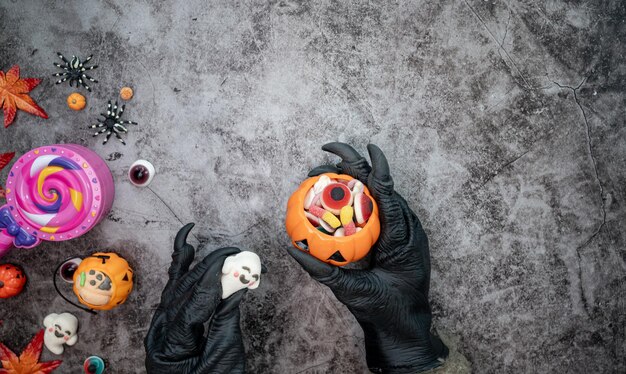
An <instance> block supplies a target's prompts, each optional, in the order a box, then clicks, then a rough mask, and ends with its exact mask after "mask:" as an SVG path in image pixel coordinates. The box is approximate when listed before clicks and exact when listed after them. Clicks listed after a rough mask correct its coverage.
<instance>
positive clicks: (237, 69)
mask: <svg viewBox="0 0 626 374" xmlns="http://www.w3.org/2000/svg"><path fill="white" fill-rule="evenodd" d="M625 17H626V9H625V4H624V2H622V1H618V0H615V1H562V0H555V1H539V0H510V1H507V2H504V1H497V0H490V1H482V0H475V1H469V0H467V1H457V2H450V1H443V2H440V1H414V2H408V1H407V2H395V1H393V2H390V1H380V2H372V1H367V2H365V1H363V2H361V1H328V0H326V1H320V2H308V1H269V2H260V1H244V2H239V1H221V2H220V1H176V2H175V1H155V0H148V1H132V0H126V1H111V0H109V1H74V2H70V1H60V0H53V1H45V2H44V1H19V0H5V1H2V3H1V4H0V68H2V69H8V68H9V67H10V66H11V65H13V64H19V65H20V66H21V67H22V72H23V74H24V76H39V77H43V78H44V81H43V83H42V84H41V85H40V86H39V87H38V88H37V89H35V90H34V91H33V92H32V96H33V97H34V98H35V99H36V100H37V101H38V102H39V104H41V106H42V107H43V108H45V109H46V111H47V112H48V114H49V115H50V119H48V120H42V119H40V118H37V117H33V116H30V115H28V114H25V113H18V116H17V119H16V121H15V123H14V124H13V125H12V126H11V127H10V128H8V129H0V134H1V135H0V151H6V150H15V151H17V153H18V154H21V153H23V152H25V151H27V150H29V149H31V148H33V147H36V146H39V145H44V144H51V143H62V142H73V143H78V144H82V145H85V146H88V147H90V148H92V149H94V150H95V151H96V152H98V153H99V154H100V155H101V156H102V157H104V158H105V159H107V160H108V164H109V166H110V168H111V170H112V171H113V174H114V177H115V181H116V192H117V199H116V201H115V204H114V206H113V210H112V212H111V214H110V215H109V216H108V217H107V219H106V220H105V221H104V222H102V223H101V224H100V225H99V226H98V227H97V228H96V229H94V230H93V231H92V232H90V233H89V234H88V235H86V236H85V237H83V238H80V239H77V240H74V241H71V242H66V243H53V244H48V243H46V244H43V245H41V246H39V247H38V248H36V249H33V250H30V251H25V250H15V251H13V252H12V253H11V254H10V255H9V256H7V257H6V258H4V259H3V261H10V262H15V263H19V264H22V265H23V266H24V267H25V269H26V271H27V273H28V275H29V276H30V282H29V283H28V286H27V288H26V291H25V292H24V293H23V295H21V296H20V297H18V298H15V299H12V300H7V301H0V318H1V319H2V320H4V323H3V325H2V326H1V327H0V338H1V339H0V340H2V341H4V342H5V343H7V344H8V345H9V346H11V347H12V348H14V349H21V348H22V346H23V345H24V344H25V343H26V342H27V340H28V339H29V338H30V337H31V336H32V335H33V334H34V333H35V332H36V331H37V329H38V328H39V326H40V324H41V322H42V320H43V317H44V316H45V315H46V314H48V313H50V312H62V311H72V312H75V313H76V314H77V315H78V316H79V319H80V323H81V330H80V340H79V342H78V344H77V345H76V346H74V347H70V348H68V349H67V351H66V353H65V354H64V355H63V360H64V361H65V363H64V364H63V366H62V370H60V372H63V373H70V372H71V373H76V372H77V370H78V365H79V364H80V363H81V362H82V360H83V359H84V358H85V357H86V356H88V355H89V354H98V355H101V356H103V357H105V358H107V359H108V360H109V363H110V370H111V372H113V373H131V372H142V371H143V370H144V369H143V360H144V351H143V346H142V338H143V335H144V334H145V333H146V331H147V328H148V324H149V321H150V317H151V314H152V311H153V309H154V308H155V305H156V304H157V302H158V300H159V296H160V290H161V288H162V287H163V285H164V283H165V277H166V270H167V266H168V264H169V261H170V253H171V247H172V246H171V243H172V239H173V237H174V234H175V233H176V231H177V230H178V228H180V227H181V226H182V224H183V223H187V222H196V223H197V226H196V228H195V229H194V231H193V234H194V235H193V237H192V238H191V239H190V240H191V242H192V243H193V244H194V245H197V246H198V247H199V248H200V250H199V254H200V255H201V256H202V255H205V254H207V253H209V252H210V251H212V250H214V249H215V248H218V247H220V246H225V245H235V246H240V247H241V248H244V249H250V250H253V251H256V252H257V253H259V254H260V255H261V257H262V258H263V260H264V261H265V263H266V264H267V266H268V268H269V269H270V273H269V274H268V275H267V276H266V277H265V278H264V280H263V282H262V284H261V287H260V288H259V289H258V290H256V291H254V292H250V293H249V294H248V296H247V297H246V300H245V301H244V303H243V306H242V308H243V316H242V327H243V330H244V331H245V334H246V335H245V345H246V350H247V357H246V360H247V363H248V368H249V371H250V372H251V373H330V372H332V373H340V372H341V373H363V372H365V371H366V366H365V355H364V348H363V339H362V332H361V330H360V328H359V326H358V325H357V324H356V322H355V320H354V318H353V317H352V316H351V314H350V313H349V312H348V311H347V309H346V308H345V307H344V306H343V305H341V304H339V303H338V302H337V301H336V300H335V299H334V297H333V295H332V294H331V293H330V292H329V291H328V290H327V289H326V288H325V287H323V286H321V285H319V284H317V283H316V282H314V281H312V280H311V279H310V278H309V276H308V275H307V274H305V273H304V272H303V271H302V270H301V268H299V267H298V266H297V265H296V264H295V262H294V261H293V260H292V259H291V258H289V257H287V255H286V253H285V250H284V248H285V246H287V245H288V243H289V241H288V238H287V235H286V234H285V232H284V228H283V219H284V211H285V206H286V202H287V199H288V197H289V195H290V193H291V192H292V191H294V190H295V189H296V188H297V186H298V184H299V182H300V181H301V180H302V179H303V178H304V176H305V175H306V173H307V171H308V170H309V169H310V168H312V167H313V166H316V165H318V164H319V163H323V162H328V161H331V160H334V159H333V158H331V157H329V156H328V155H325V154H323V152H322V151H321V150H320V146H321V145H322V144H324V143H326V142H328V141H334V140H339V141H345V142H349V143H351V144H354V145H355V146H356V147H357V148H358V149H359V150H361V151H364V150H365V145H366V144H367V143H368V142H373V143H376V144H378V145H379V146H380V147H381V148H382V149H383V150H384V151H385V152H386V153H387V155H388V157H389V162H390V164H391V167H392V169H393V176H394V179H395V182H396V187H397V190H398V191H399V192H400V193H401V194H403V195H404V196H405V197H406V198H407V200H408V202H409V204H410V205H411V206H412V207H413V209H414V210H415V211H416V213H417V214H418V215H419V216H420V218H421V219H422V222H423V224H424V226H425V228H426V231H427V233H428V235H429V237H430V242H431V254H432V267H433V269H432V286H431V290H432V291H431V300H432V305H433V312H434V325H435V326H436V328H437V329H438V331H439V332H440V333H441V334H442V335H443V336H444V338H445V339H446V340H447V341H448V342H449V343H450V344H451V345H452V346H454V347H456V349H455V353H454V354H455V362H456V364H458V365H459V367H466V366H469V365H471V368H472V370H473V371H475V372H479V373H520V372H527V373H548V372H550V373H557V372H559V373H565V372H567V373H618V372H621V373H623V372H625V371H626V362H625V358H624V357H626V346H625V338H624V336H625V334H626V331H625V324H626V317H625V312H624V310H625V306H626V305H625V298H626V286H625V273H626V272H625V270H626V265H625V261H626V247H625V244H626V240H625V236H626V234H625V232H624V223H625V222H626V210H625V208H624V207H625V204H626V190H625V189H624V186H626V174H625V173H624V171H623V170H624V168H625V167H626V147H625V145H626V128H625V126H624V118H625V115H626V113H625V112H624V111H625V108H626V105H625V100H624V85H625V78H626V67H625V64H624V51H625V47H624V44H623V42H624V40H626V27H625V24H624V19H625ZM56 51H60V52H63V53H64V54H66V55H72V54H77V55H79V56H81V57H85V56H86V55H88V54H90V53H93V54H94V62H95V63H97V64H98V65H100V68H98V69H97V70H96V71H94V72H93V76H94V77H96V78H97V79H99V81H100V83H98V84H94V85H93V87H94V91H93V92H92V93H87V94H86V96H87V101H88V106H87V108H86V109H85V110H84V111H82V112H72V111H70V110H69V109H68V108H67V106H66V104H65V98H66V96H67V95H68V94H69V93H70V92H73V91H74V89H72V88H70V87H68V86H65V85H63V86H55V85H54V83H53V78H52V77H50V75H51V74H52V73H54V72H56V71H57V69H56V68H54V67H53V66H52V62H53V61H55V59H56V55H55V53H54V52H56ZM125 85H129V86H131V87H133V89H134V90H135V98H133V99H132V100H131V101H130V102H128V103H127V108H126V114H125V116H126V117H127V118H128V119H132V120H136V121H138V122H139V126H137V127H132V128H131V132H130V133H129V134H128V136H127V137H126V139H127V142H128V145H127V146H122V145H121V144H120V143H119V142H116V141H111V142H110V143H109V144H107V145H106V146H102V144H101V142H102V139H101V138H99V139H93V138H92V137H91V131H89V130H86V128H85V127H86V126H87V125H90V124H92V123H94V121H95V120H96V118H98V114H99V113H100V112H102V111H103V109H104V108H105V106H106V102H107V100H110V99H116V98H117V97H118V91H119V89H120V88H121V87H122V86H125ZM137 158H145V159H148V160H151V161H152V162H153V163H154V165H155V166H156V168H157V170H158V175H157V176H156V178H155V180H154V182H153V184H152V185H151V186H150V188H149V189H138V188H135V187H133V186H132V185H131V184H130V183H129V181H128V180H127V178H126V176H125V173H126V170H127V168H128V167H129V166H130V164H131V163H132V162H133V161H135V159H137ZM0 177H1V179H2V181H4V180H5V178H6V170H5V171H4V172H2V174H1V176H0ZM92 249H99V250H103V249H110V250H115V251H117V252H119V253H121V254H123V255H124V256H125V257H127V258H128V259H129V261H130V262H131V263H132V264H133V266H134V268H135V269H136V274H137V287H136V290H135V291H134V293H133V294H132V296H131V297H130V299H129V300H128V302H127V303H126V304H125V305H124V306H122V307H120V308H118V309H117V310H114V311H111V312H103V313H100V314H98V315H97V316H91V315H88V314H86V313H83V312H79V311H77V310H76V309H74V308H73V307H71V306H70V305H68V304H66V303H65V302H64V301H63V300H62V299H61V298H60V297H58V296H56V295H55V293H54V290H53V288H52V283H51V272H52V267H53V265H55V264H57V263H58V262H59V261H60V260H62V259H63V258H65V257H67V256H69V255H72V254H85V253H88V252H89V251H90V250H92ZM65 289H66V290H69V287H67V288H65ZM463 357H465V358H466V359H467V362H469V364H467V363H466V364H463V362H466V361H464V358H463ZM44 358H47V359H49V358H51V355H50V354H49V353H48V352H46V353H45V354H44ZM459 363H460V364H459ZM446 370H448V371H450V372H453V371H454V372H457V371H463V370H462V369H454V368H452V367H449V368H447V369H446ZM444 371H445V370H444Z"/></svg>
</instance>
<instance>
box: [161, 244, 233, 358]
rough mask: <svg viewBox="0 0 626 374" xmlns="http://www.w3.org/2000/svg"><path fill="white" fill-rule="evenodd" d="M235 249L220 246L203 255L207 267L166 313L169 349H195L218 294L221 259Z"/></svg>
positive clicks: (215, 304) (193, 350) (219, 295)
mask: <svg viewBox="0 0 626 374" xmlns="http://www.w3.org/2000/svg"><path fill="white" fill-rule="evenodd" d="M238 252H239V249H238V248H220V249H218V250H216V251H214V252H212V253H211V254H209V255H208V256H207V257H209V259H210V260H211V262H210V265H209V267H208V268H207V269H206V271H205V272H204V274H203V275H202V277H201V278H200V279H199V280H198V281H197V282H196V284H195V286H194V287H193V291H192V293H191V295H190V296H189V298H188V299H187V300H186V301H184V302H181V305H180V307H179V308H178V310H177V311H176V314H175V315H172V314H170V318H169V320H170V326H169V330H168V331H167V336H166V345H167V346H169V347H174V349H172V348H170V352H171V353H173V354H175V353H176V352H180V353H188V352H195V351H196V350H197V349H199V346H200V345H201V342H202V340H203V335H204V327H203V324H204V322H206V321H207V320H208V319H209V317H210V316H211V314H213V312H214V311H215V309H216V307H217V305H218V303H219V302H220V300H221V298H222V285H221V283H220V280H221V275H222V266H223V265H224V260H225V259H226V257H228V256H230V255H232V254H234V253H238Z"/></svg>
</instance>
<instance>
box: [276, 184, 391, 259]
mask: <svg viewBox="0 0 626 374" xmlns="http://www.w3.org/2000/svg"><path fill="white" fill-rule="evenodd" d="M285 221H286V222H285V224H286V228H287V234H288V235H289V237H290V238H291V242H292V244H293V245H294V246H295V247H296V248H298V249H301V250H303V251H306V252H308V253H309V254H311V255H312V256H314V257H316V258H318V259H320V260H322V261H325V262H328V263H330V264H333V265H338V266H343V265H346V264H349V263H351V262H355V261H358V260H360V259H362V258H363V257H365V256H366V255H367V254H368V253H369V251H370V249H371V248H372V246H373V245H374V243H376V240H378V236H379V235H380V220H379V217H378V207H377V206H376V202H375V201H374V199H373V198H372V196H371V194H370V192H369V190H368V189H367V187H365V186H364V185H363V183H361V182H360V181H358V180H356V179H354V178H352V177H351V176H349V175H345V174H334V173H325V174H322V175H319V176H316V177H311V178H308V179H307V180H305V181H304V182H302V184H300V187H299V188H298V189H297V190H296V192H294V193H293V195H291V197H290V198H289V202H288V203H287V217H286V220H285Z"/></svg>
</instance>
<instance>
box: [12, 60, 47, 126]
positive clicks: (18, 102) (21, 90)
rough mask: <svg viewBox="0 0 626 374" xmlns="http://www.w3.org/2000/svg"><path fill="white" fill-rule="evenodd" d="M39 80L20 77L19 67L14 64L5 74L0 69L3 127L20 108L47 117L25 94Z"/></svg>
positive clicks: (13, 117) (39, 80) (35, 85)
mask: <svg viewBox="0 0 626 374" xmlns="http://www.w3.org/2000/svg"><path fill="white" fill-rule="evenodd" d="M39 82H41V79H37V78H20V67H19V66H17V65H15V66H13V67H12V68H11V69H9V70H8V71H7V72H6V74H5V73H4V72H3V71H2V70H0V106H2V109H3V110H4V127H5V128H6V127H9V125H10V124H11V123H12V122H13V119H15V113H16V112H17V110H18V109H21V110H23V111H25V112H28V113H30V114H34V115H36V116H39V117H42V118H48V115H47V114H46V112H45V111H44V110H43V109H41V108H40V107H39V105H37V104H36V103H35V101H33V99H31V98H30V96H28V95H27V94H28V93H29V92H30V91H31V90H32V89H33V88H35V87H37V85H38V84H39Z"/></svg>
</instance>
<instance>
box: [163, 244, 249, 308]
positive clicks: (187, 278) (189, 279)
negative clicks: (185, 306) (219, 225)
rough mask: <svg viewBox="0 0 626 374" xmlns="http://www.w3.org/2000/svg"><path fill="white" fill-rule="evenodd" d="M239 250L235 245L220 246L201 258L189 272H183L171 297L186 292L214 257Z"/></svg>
mask: <svg viewBox="0 0 626 374" xmlns="http://www.w3.org/2000/svg"><path fill="white" fill-rule="evenodd" d="M239 252H241V250H240V249H239V248H236V247H226V248H220V249H218V250H216V251H214V252H212V253H210V254H208V255H207V256H206V257H204V258H203V259H202V261H200V262H199V263H198V264H196V266H194V267H193V269H191V271H190V272H188V273H187V274H185V275H184V276H183V277H182V278H181V280H180V281H179V282H178V285H177V287H176V289H175V291H174V294H173V295H172V298H174V299H177V298H180V297H181V296H183V295H184V294H185V293H187V292H188V291H189V290H191V288H192V287H193V286H194V285H195V284H196V282H198V279H200V277H202V276H203V275H204V273H205V272H206V270H207V269H208V268H209V266H211V264H213V263H214V262H215V261H216V258H219V257H222V256H224V255H225V257H227V256H230V255H235V254H237V253H239Z"/></svg>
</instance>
